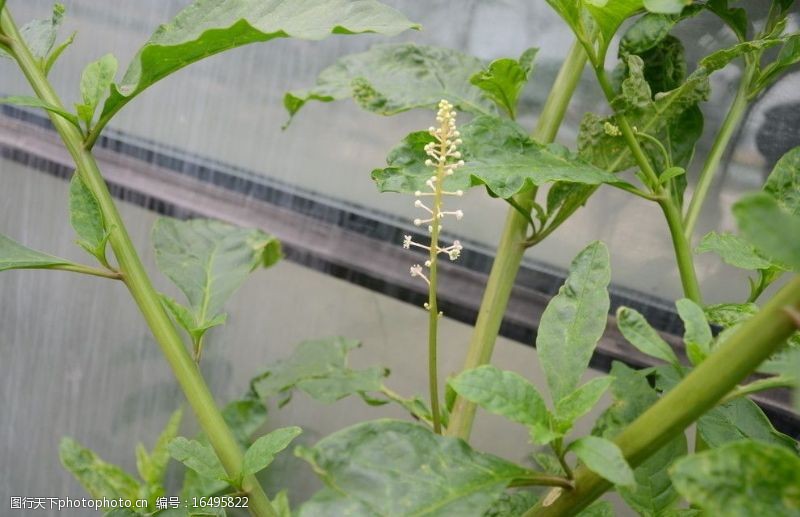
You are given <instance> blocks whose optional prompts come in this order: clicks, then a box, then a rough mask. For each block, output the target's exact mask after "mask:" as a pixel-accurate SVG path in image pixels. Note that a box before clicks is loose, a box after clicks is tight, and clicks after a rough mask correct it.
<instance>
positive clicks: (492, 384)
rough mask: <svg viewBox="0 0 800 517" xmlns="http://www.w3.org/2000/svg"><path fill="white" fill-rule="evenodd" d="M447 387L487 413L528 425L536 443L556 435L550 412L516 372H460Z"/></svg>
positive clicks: (488, 367) (489, 368)
mask: <svg viewBox="0 0 800 517" xmlns="http://www.w3.org/2000/svg"><path fill="white" fill-rule="evenodd" d="M449 384H450V386H451V387H452V388H453V390H455V391H456V393H458V394H459V395H461V396H462V397H464V398H465V399H467V400H470V401H472V402H475V403H476V404H478V405H479V406H481V407H482V408H484V409H486V410H487V411H489V412H491V413H495V414H497V415H502V416H504V417H506V418H508V419H509V420H512V421H514V422H518V423H520V424H523V425H526V426H528V427H529V428H530V429H531V437H532V438H533V439H534V440H535V441H536V442H538V443H542V444H546V443H548V442H550V441H551V440H552V439H553V438H556V437H557V436H558V435H556V434H555V433H554V432H553V431H552V430H551V429H550V413H549V411H548V410H547V407H546V406H545V403H544V400H543V399H542V397H541V395H539V392H538V391H536V388H535V387H534V386H533V384H531V383H530V382H529V381H528V380H527V379H525V378H524V377H522V376H521V375H519V374H517V373H514V372H510V371H504V370H500V369H498V368H496V367H494V366H492V365H483V366H480V367H478V368H475V369H473V370H467V371H464V372H461V373H460V374H459V375H457V376H456V377H454V378H453V379H452V380H451V381H450V383H449Z"/></svg>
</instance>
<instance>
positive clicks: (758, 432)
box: [697, 398, 798, 453]
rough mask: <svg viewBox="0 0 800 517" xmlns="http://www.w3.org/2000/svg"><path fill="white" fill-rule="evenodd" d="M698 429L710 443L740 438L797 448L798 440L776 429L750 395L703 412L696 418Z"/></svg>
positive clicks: (713, 444)
mask: <svg viewBox="0 0 800 517" xmlns="http://www.w3.org/2000/svg"><path fill="white" fill-rule="evenodd" d="M697 431H698V433H700V436H702V437H703V441H705V442H706V443H707V444H708V445H709V446H710V447H720V446H722V445H723V444H726V443H728V442H734V441H739V440H757V441H759V442H762V443H765V444H771V445H780V446H782V447H786V448H788V449H791V450H792V451H794V452H795V453H797V452H798V448H797V442H795V440H793V439H792V438H790V437H789V436H786V435H785V434H783V433H781V432H779V431H777V430H775V428H774V427H773V426H772V423H771V422H770V421H769V419H768V418H767V416H766V415H765V414H764V412H763V411H762V410H761V408H759V407H758V405H756V403H755V402H753V401H752V400H750V399H747V398H737V399H734V400H731V401H730V402H727V403H725V404H721V405H719V406H717V407H715V408H714V409H712V410H711V411H709V412H708V413H706V414H704V415H703V416H701V417H700V419H699V420H698V421H697Z"/></svg>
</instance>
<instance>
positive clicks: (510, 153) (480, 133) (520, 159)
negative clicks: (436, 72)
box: [372, 116, 617, 198]
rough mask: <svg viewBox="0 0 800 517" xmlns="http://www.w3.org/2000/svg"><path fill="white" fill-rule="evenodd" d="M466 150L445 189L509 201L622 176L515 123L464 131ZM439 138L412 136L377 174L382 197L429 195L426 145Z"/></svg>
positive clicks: (474, 125) (489, 121) (481, 123)
mask: <svg viewBox="0 0 800 517" xmlns="http://www.w3.org/2000/svg"><path fill="white" fill-rule="evenodd" d="M460 132H461V139H462V140H463V142H464V143H463V144H462V146H461V148H460V150H461V153H462V156H463V159H464V162H465V165H464V166H463V167H459V168H458V169H456V172H455V174H453V175H452V176H450V177H448V178H447V179H446V180H445V182H444V187H445V188H446V189H448V190H465V189H468V188H470V187H473V186H477V185H486V187H487V188H488V189H489V191H490V192H491V193H492V194H493V195H495V196H497V197H502V198H509V197H511V196H513V195H514V194H516V193H517V192H520V191H522V190H525V189H527V188H529V187H531V186H533V185H542V184H544V183H548V182H553V181H566V182H573V183H587V184H599V183H604V182H615V181H617V178H616V176H614V175H613V174H609V173H607V172H605V171H602V170H600V169H598V168H596V167H593V166H591V165H589V164H587V163H585V162H583V161H581V160H579V159H577V158H576V157H574V156H572V155H571V154H570V153H569V152H568V151H567V150H566V149H565V148H563V147H561V146H559V145H557V144H550V145H548V146H545V145H542V144H539V143H537V142H535V141H533V140H531V139H530V137H529V136H528V134H527V133H526V132H525V130H524V129H522V127H520V126H519V125H517V124H516V123H515V122H513V121H511V120H503V119H499V118H496V117H489V116H485V117H477V118H475V119H474V120H472V121H471V122H469V123H467V124H465V125H464V126H462V127H461V128H460ZM432 139H433V137H432V136H431V135H430V134H428V133H427V132H425V131H420V132H416V133H411V134H410V135H408V136H407V137H406V138H405V139H404V140H403V142H402V143H401V144H400V146H398V147H396V148H395V149H393V150H392V151H391V152H390V153H389V156H388V157H387V160H386V161H387V163H388V165H389V167H387V168H385V169H377V170H374V171H373V172H372V179H374V180H375V181H376V182H377V183H378V188H379V189H380V190H381V191H382V192H411V193H413V192H415V191H417V190H424V189H425V188H426V187H425V182H426V181H427V180H428V179H430V176H431V168H430V167H427V166H426V165H425V161H426V160H427V159H428V158H429V157H428V156H427V154H426V153H425V150H424V147H425V144H427V143H428V142H430V141H432Z"/></svg>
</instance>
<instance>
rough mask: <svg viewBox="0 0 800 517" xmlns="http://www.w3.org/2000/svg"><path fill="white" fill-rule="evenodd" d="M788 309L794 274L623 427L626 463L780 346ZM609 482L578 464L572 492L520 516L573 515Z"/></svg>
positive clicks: (796, 291)
mask: <svg viewBox="0 0 800 517" xmlns="http://www.w3.org/2000/svg"><path fill="white" fill-rule="evenodd" d="M793 310H794V311H796V310H800V276H795V277H794V278H793V279H792V280H791V281H790V282H789V283H788V284H787V285H786V286H785V287H784V288H783V289H781V290H780V291H779V292H778V293H777V294H776V295H775V297H774V298H773V299H772V300H770V302H769V303H767V304H766V305H765V306H764V308H763V309H762V310H761V311H759V312H758V313H757V314H756V315H755V316H753V318H751V319H749V320H747V321H746V322H745V323H743V324H742V326H741V327H740V328H739V330H737V331H736V332H735V333H734V334H733V335H732V336H731V337H730V338H728V339H727V340H726V341H725V342H724V343H723V344H722V345H721V346H720V347H719V348H718V349H717V350H716V351H714V353H713V354H712V355H711V356H709V357H708V358H707V359H706V360H705V361H703V362H702V363H701V364H700V365H699V366H697V368H695V369H694V370H692V371H691V372H690V373H689V374H688V375H687V376H686V377H685V378H684V379H683V380H682V381H681V382H680V383H679V384H678V385H677V386H675V387H674V388H673V389H672V390H670V391H669V392H668V393H667V394H666V395H664V396H663V397H662V398H661V399H659V400H658V402H656V403H655V404H653V405H652V406H651V407H650V408H649V409H647V410H646V411H645V412H644V413H642V414H641V415H640V416H639V418H637V419H636V420H634V421H633V422H632V423H631V424H630V425H628V426H627V427H625V429H623V430H622V432H621V433H620V434H619V435H618V436H617V437H616V438H615V440H614V441H615V442H616V444H617V445H618V446H619V448H620V449H621V450H622V453H623V454H624V456H625V459H626V460H627V461H628V463H629V464H630V465H631V466H632V467H636V466H638V465H640V464H641V463H642V462H643V461H644V460H646V459H647V458H649V457H650V456H652V455H653V454H655V453H656V452H657V451H658V450H659V449H660V448H661V447H663V446H664V445H665V444H666V443H667V442H669V441H670V440H672V439H674V438H675V437H676V436H678V435H679V434H680V433H682V432H683V431H684V430H685V429H686V428H687V427H688V426H689V425H690V424H691V423H692V422H694V421H695V420H697V419H698V418H699V417H700V416H701V415H703V414H704V413H706V412H707V411H709V410H710V409H712V408H713V407H714V406H716V405H717V404H718V403H719V402H720V401H721V400H723V399H724V398H725V397H726V396H728V394H729V393H730V392H731V390H733V389H735V388H736V386H737V385H738V384H739V383H740V382H741V381H742V380H744V379H745V378H747V376H748V375H750V374H751V373H752V372H753V371H754V370H755V369H756V368H757V367H758V365H759V364H761V363H762V362H763V361H764V360H766V359H767V358H768V357H769V356H771V355H772V354H774V353H775V352H776V351H777V350H779V349H780V348H781V346H782V345H783V344H784V343H785V341H786V339H788V338H789V336H791V335H792V333H793V332H795V331H796V330H797V327H796V323H795V321H793V319H792V317H791V316H790V313H791V311H793ZM611 486H612V485H611V483H609V482H608V481H606V480H605V479H603V478H601V477H600V476H598V475H597V474H595V473H593V472H592V471H590V470H588V469H587V468H586V467H580V468H578V470H576V471H575V489H574V490H572V491H569V492H562V493H561V494H560V495H558V497H556V498H555V500H554V501H553V502H552V504H550V505H549V506H547V507H543V506H542V505H541V504H537V505H536V506H534V507H533V508H531V509H530V510H528V512H526V513H525V517H534V516H536V517H542V516H567V515H576V514H577V513H579V512H580V510H582V509H583V508H586V507H587V506H589V504H591V503H592V501H594V500H595V499H597V498H598V497H600V496H601V495H603V493H604V492H605V491H606V490H608V489H609V488H611ZM555 495H556V494H553V496H555ZM545 499H547V498H545Z"/></svg>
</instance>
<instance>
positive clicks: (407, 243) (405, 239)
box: [403, 235, 411, 249]
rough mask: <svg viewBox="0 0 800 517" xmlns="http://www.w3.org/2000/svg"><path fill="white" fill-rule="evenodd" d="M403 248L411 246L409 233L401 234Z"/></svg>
mask: <svg viewBox="0 0 800 517" xmlns="http://www.w3.org/2000/svg"><path fill="white" fill-rule="evenodd" d="M403 248H405V249H409V248H411V236H410V235H404V236H403Z"/></svg>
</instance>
